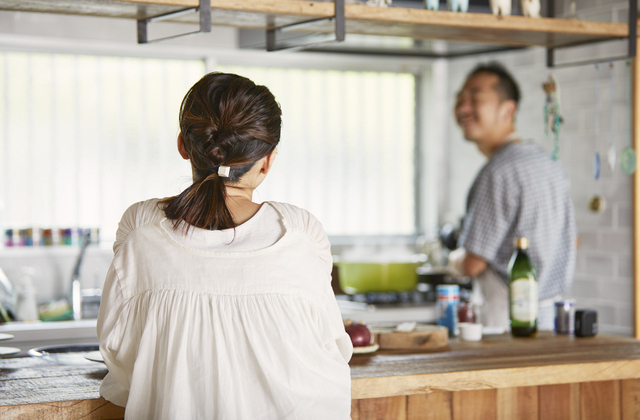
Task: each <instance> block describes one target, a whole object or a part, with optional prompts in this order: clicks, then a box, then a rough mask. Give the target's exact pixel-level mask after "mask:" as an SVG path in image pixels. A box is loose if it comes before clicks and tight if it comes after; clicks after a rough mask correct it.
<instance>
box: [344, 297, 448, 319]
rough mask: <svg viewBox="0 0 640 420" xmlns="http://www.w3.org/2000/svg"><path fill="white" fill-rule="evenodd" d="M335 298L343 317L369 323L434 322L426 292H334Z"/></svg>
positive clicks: (432, 309)
mask: <svg viewBox="0 0 640 420" xmlns="http://www.w3.org/2000/svg"><path fill="white" fill-rule="evenodd" d="M336 299H337V300H338V307H339V308H340V313H341V314H342V318H343V319H345V320H346V319H353V320H355V321H363V322H366V323H369V324H380V323H399V322H405V321H416V322H435V321H436V310H435V306H436V305H435V299H432V298H431V297H430V294H429V292H419V291H413V292H399V293H366V294H357V295H338V296H336Z"/></svg>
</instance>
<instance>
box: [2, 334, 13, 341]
mask: <svg viewBox="0 0 640 420" xmlns="http://www.w3.org/2000/svg"><path fill="white" fill-rule="evenodd" d="M12 338H13V335H11V334H5V333H0V341H4V340H11V339H12Z"/></svg>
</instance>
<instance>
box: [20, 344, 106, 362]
mask: <svg viewBox="0 0 640 420" xmlns="http://www.w3.org/2000/svg"><path fill="white" fill-rule="evenodd" d="M98 349H99V347H98V344H70V345H66V344H65V345H58V346H46V347H37V348H35V349H31V350H29V352H28V354H29V356H31V357H40V358H42V359H43V360H46V361H47V362H50V363H54V364H58V365H83V364H84V365H87V364H91V362H90V361H89V360H87V359H85V355H86V354H88V353H91V352H94V351H96V350H98Z"/></svg>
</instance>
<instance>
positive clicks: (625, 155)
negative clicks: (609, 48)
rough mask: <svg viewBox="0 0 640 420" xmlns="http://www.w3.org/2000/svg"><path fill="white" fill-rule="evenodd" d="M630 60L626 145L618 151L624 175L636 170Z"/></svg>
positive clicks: (628, 64)
mask: <svg viewBox="0 0 640 420" xmlns="http://www.w3.org/2000/svg"><path fill="white" fill-rule="evenodd" d="M630 67H631V62H630V61H627V74H626V76H627V108H628V109H629V118H627V146H626V147H625V148H624V149H622V151H621V152H620V169H621V170H622V173H623V174H625V175H631V174H633V173H634V172H635V171H636V151H635V150H633V147H631V118H632V110H631V107H632V105H631V74H630Z"/></svg>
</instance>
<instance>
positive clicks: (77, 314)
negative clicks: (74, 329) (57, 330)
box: [71, 232, 91, 321]
mask: <svg viewBox="0 0 640 420" xmlns="http://www.w3.org/2000/svg"><path fill="white" fill-rule="evenodd" d="M80 241H81V242H82V244H81V246H80V253H79V254H78V259H76V265H75V267H74V268H73V274H71V309H72V310H73V319H74V320H76V321H78V320H80V319H82V292H81V288H80V267H81V266H82V259H83V258H84V253H85V251H86V250H87V247H88V246H89V244H90V243H91V232H87V233H85V234H84V235H83V236H82V237H81V239H80Z"/></svg>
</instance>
